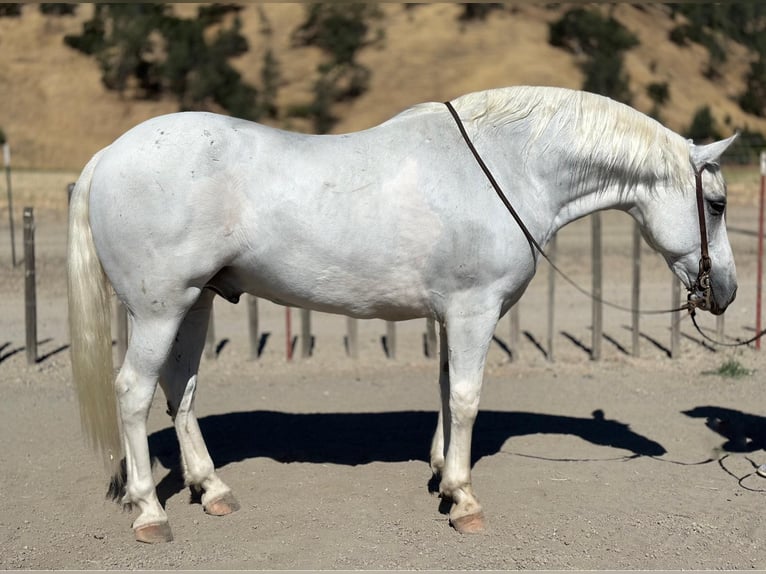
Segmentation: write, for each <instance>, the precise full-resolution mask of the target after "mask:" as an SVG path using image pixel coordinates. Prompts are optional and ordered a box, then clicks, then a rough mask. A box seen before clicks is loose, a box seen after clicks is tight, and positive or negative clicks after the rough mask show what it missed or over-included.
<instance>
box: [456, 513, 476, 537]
mask: <svg viewBox="0 0 766 574" xmlns="http://www.w3.org/2000/svg"><path fill="white" fill-rule="evenodd" d="M450 524H451V525H452V528H454V529H455V530H457V531H458V532H460V534H478V533H479V532H484V513H483V512H477V513H476V514H467V515H466V516H461V517H460V518H455V519H452V518H450Z"/></svg>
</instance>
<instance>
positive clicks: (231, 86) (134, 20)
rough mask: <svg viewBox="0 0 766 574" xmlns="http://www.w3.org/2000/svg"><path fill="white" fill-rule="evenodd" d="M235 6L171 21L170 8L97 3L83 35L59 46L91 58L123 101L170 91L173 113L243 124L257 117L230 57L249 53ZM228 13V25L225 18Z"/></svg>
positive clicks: (207, 8)
mask: <svg viewBox="0 0 766 574" xmlns="http://www.w3.org/2000/svg"><path fill="white" fill-rule="evenodd" d="M240 10H241V8H239V7H238V6H237V5H234V4H213V5H203V6H201V7H199V8H198V12H197V17H196V18H193V19H185V18H179V17H176V16H175V15H174V14H173V12H172V7H171V6H170V5H168V4H143V3H134V4H96V5H95V9H94V15H93V18H92V19H91V20H88V21H86V22H85V23H84V24H83V30H82V34H80V35H70V36H67V37H65V39H64V40H65V42H66V43H67V44H68V45H69V46H71V47H72V48H75V49H77V50H80V51H82V52H84V53H86V54H90V55H93V56H94V57H95V58H96V59H97V61H98V63H99V66H100V67H101V71H102V81H103V83H104V85H105V86H106V87H107V88H108V89H110V90H116V91H119V92H120V93H121V94H123V95H126V96H128V97H137V98H155V97H159V96H161V95H162V94H165V93H170V94H172V95H174V96H175V97H176V98H177V100H178V102H179V109H181V110H191V109H211V108H213V107H214V106H216V105H217V106H220V107H221V108H223V109H225V110H227V111H228V112H230V113H232V114H234V115H236V116H239V117H242V118H246V119H257V118H258V117H259V115H260V113H261V109H260V107H259V102H258V91H257V89H256V88H255V87H254V86H251V85H249V84H247V83H245V82H244V81H243V80H242V77H241V75H240V74H239V72H237V71H236V70H235V69H234V68H233V67H232V66H231V64H230V63H229V59H230V58H233V57H236V56H239V55H241V54H244V53H245V52H247V50H248V49H249V46H248V43H247V39H246V38H245V37H244V36H243V35H242V33H241V28H242V23H241V21H240V19H239V16H238V12H239V11H240ZM229 14H233V15H234V17H233V19H232V21H231V23H230V24H229V25H224V18H225V17H226V16H227V15H229Z"/></svg>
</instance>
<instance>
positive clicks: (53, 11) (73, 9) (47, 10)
mask: <svg viewBox="0 0 766 574" xmlns="http://www.w3.org/2000/svg"><path fill="white" fill-rule="evenodd" d="M77 7H78V5H77V4H65V3H54V4H40V13H41V14H45V15H46V16H74V15H75V14H76V13H77Z"/></svg>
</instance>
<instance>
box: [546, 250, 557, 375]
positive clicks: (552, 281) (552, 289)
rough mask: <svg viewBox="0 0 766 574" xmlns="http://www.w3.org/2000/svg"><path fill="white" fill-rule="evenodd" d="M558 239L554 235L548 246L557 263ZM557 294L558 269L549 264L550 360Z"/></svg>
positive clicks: (552, 259)
mask: <svg viewBox="0 0 766 574" xmlns="http://www.w3.org/2000/svg"><path fill="white" fill-rule="evenodd" d="M557 243H558V239H557V238H556V236H555V235H554V236H553V237H552V238H551V240H550V242H549V244H548V245H549V247H548V258H549V259H550V260H551V261H552V262H553V263H554V264H555V263H556V250H557ZM555 295H556V270H555V269H554V268H553V266H552V265H549V266H548V360H549V361H551V362H552V361H553V330H554V317H553V311H554V309H555V305H554V299H555Z"/></svg>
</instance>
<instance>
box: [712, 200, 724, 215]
mask: <svg viewBox="0 0 766 574" xmlns="http://www.w3.org/2000/svg"><path fill="white" fill-rule="evenodd" d="M708 205H710V212H711V213H712V214H713V215H722V214H723V212H724V210H726V200H725V199H713V200H710V201H709V202H708Z"/></svg>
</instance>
